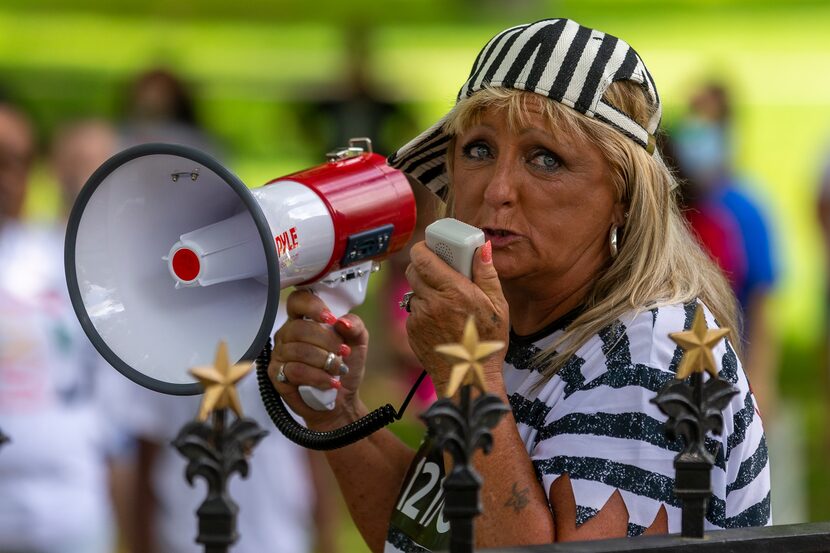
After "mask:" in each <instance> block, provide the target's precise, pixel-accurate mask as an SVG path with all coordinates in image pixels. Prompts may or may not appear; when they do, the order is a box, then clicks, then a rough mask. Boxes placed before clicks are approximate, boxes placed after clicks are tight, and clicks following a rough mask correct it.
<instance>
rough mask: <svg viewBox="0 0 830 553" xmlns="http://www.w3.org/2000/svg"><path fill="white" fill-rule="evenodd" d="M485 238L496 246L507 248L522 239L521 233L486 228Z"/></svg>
mask: <svg viewBox="0 0 830 553" xmlns="http://www.w3.org/2000/svg"><path fill="white" fill-rule="evenodd" d="M482 230H483V231H484V239H485V240H489V241H490V243H491V244H492V245H493V247H494V248H505V247H507V246H509V245H511V244H514V243H516V242H518V241H519V240H521V239H522V235H521V234H516V233H513V232H510V231H509V230H504V229H492V228H484V229H482Z"/></svg>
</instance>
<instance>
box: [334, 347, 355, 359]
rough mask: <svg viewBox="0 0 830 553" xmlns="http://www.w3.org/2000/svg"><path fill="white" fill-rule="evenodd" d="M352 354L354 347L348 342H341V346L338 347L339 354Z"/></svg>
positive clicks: (346, 355)
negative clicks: (347, 343)
mask: <svg viewBox="0 0 830 553" xmlns="http://www.w3.org/2000/svg"><path fill="white" fill-rule="evenodd" d="M351 354H352V348H350V347H349V346H347V345H346V344H340V347H339V348H337V355H339V356H340V357H348V356H349V355H351Z"/></svg>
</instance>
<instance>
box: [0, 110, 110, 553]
mask: <svg viewBox="0 0 830 553" xmlns="http://www.w3.org/2000/svg"><path fill="white" fill-rule="evenodd" d="M81 142H84V139H83V138H81V137H78V138H77V142H75V140H74V139H69V137H68V136H67V140H66V141H64V140H59V141H58V145H57V146H56V150H55V151H56V155H58V156H60V157H62V156H63V155H64V152H63V151H62V150H63V148H64V147H66V146H68V145H72V146H73V147H74V146H79V150H75V154H71V155H70V156H69V158H67V159H65V160H64V161H65V162H66V164H64V163H63V162H62V163H61V167H62V169H61V171H60V172H59V173H58V178H59V180H60V182H61V185H62V186H63V185H65V186H66V188H65V197H66V200H67V202H71V200H72V199H74V194H75V193H76V192H77V183H79V182H83V181H84V180H85V179H86V176H88V175H87V172H88V171H89V169H90V167H94V166H96V165H97V164H98V163H100V162H101V161H103V160H104V159H105V157H106V156H107V155H109V154H110V153H111V151H108V147H109V145H110V143H108V142H106V141H105V142H104V144H103V145H101V149H100V150H98V149H97V148H98V146H99V144H97V143H96V146H95V148H93V149H94V150H95V153H93V154H92V156H91V158H90V159H86V156H85V155H79V157H78V158H77V159H76V161H77V165H76V164H74V163H72V161H71V159H72V156H73V155H78V152H79V151H81V150H83V149H84V148H85V147H86V146H85V145H82V144H81ZM58 150H60V153H59V154H58V153H57V152H58ZM98 154H100V155H98ZM34 155H35V138H34V133H33V129H32V125H31V122H30V121H29V119H28V117H27V116H26V115H25V114H24V113H23V112H22V111H20V110H19V109H17V108H16V107H14V106H13V105H11V104H9V103H0V208H2V218H1V219H0V267H2V270H1V271H0V427H2V428H3V431H4V432H5V433H6V434H8V435H9V437H10V438H11V440H12V441H11V443H10V444H7V446H6V447H4V448H3V451H2V454H0V497H1V498H2V500H0V551H3V552H4V553H18V552H21V553H22V552H26V553H78V552H83V553H109V552H110V551H112V547H113V541H114V540H113V538H114V534H115V532H114V531H113V517H112V502H111V499H110V489H109V482H110V481H111V479H110V475H111V473H110V466H109V462H110V461H111V460H112V459H115V458H118V457H119V456H120V455H121V454H123V449H124V447H125V442H124V441H123V440H122V439H121V437H120V436H119V435H118V434H117V433H116V432H115V430H114V427H113V426H112V425H111V424H110V419H109V417H108V415H107V414H106V410H105V407H104V403H103V401H102V397H103V391H104V389H105V388H106V387H107V385H106V384H105V380H106V378H107V375H109V374H110V373H111V371H112V369H111V368H110V367H109V366H108V365H107V364H106V363H105V362H104V361H103V360H102V359H101V357H100V356H98V354H97V352H96V351H95V350H94V349H93V348H92V345H91V344H90V343H89V341H88V340H87V339H86V337H85V336H84V334H83V332H82V330H81V327H80V325H79V324H78V322H77V319H76V318H75V315H74V313H73V310H72V307H71V305H70V302H69V297H68V294H67V292H66V284H65V277H64V270H63V226H62V225H57V226H37V225H34V224H32V223H28V222H26V221H24V220H23V219H22V208H23V201H24V199H25V196H26V190H27V186H28V181H29V177H30V169H31V166H32V161H33V159H34ZM82 157H83V158H84V159H83V160H82V159H81V158H82ZM64 170H65V171H67V172H72V173H74V174H75V176H73V177H72V178H71V179H69V180H71V183H70V182H67V181H64V180H63V179H62V176H63V175H64V173H63V171H64Z"/></svg>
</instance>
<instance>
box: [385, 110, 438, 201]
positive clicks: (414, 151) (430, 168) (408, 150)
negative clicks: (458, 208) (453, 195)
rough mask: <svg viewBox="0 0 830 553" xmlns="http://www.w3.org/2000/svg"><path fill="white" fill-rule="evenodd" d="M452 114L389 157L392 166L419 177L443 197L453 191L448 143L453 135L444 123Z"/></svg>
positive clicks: (436, 193)
mask: <svg viewBox="0 0 830 553" xmlns="http://www.w3.org/2000/svg"><path fill="white" fill-rule="evenodd" d="M448 117H449V114H447V115H445V116H444V117H442V118H441V119H439V120H438V122H436V123H435V124H434V125H432V126H431V127H429V128H428V129H427V130H425V131H424V132H422V133H421V134H419V135H418V136H416V137H415V138H413V139H412V140H410V141H409V142H407V143H406V144H405V145H404V146H402V147H400V148H399V149H398V151H396V152H395V153H393V154H392V155H391V156H389V158H388V159H387V162H388V163H389V165H390V166H392V167H394V168H395V169H398V170H400V171H402V172H403V173H404V174H406V175H407V176H409V177H411V178H413V179H415V180H416V181H418V182H419V183H421V184H422V185H424V186H425V187H427V189H428V190H430V191H431V192H432V193H433V194H435V195H436V196H438V197H439V198H440V199H441V200H442V201H446V199H447V194H448V193H449V184H450V182H449V175H448V174H447V146H448V145H449V142H450V138H452V136H451V135H450V134H448V133H447V132H445V130H444V126H445V124H446V122H447V118H448Z"/></svg>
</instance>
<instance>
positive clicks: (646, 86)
mask: <svg viewBox="0 0 830 553" xmlns="http://www.w3.org/2000/svg"><path fill="white" fill-rule="evenodd" d="M624 80H628V81H633V82H636V83H638V84H639V85H640V86H641V87H642V88H643V90H644V91H645V92H646V94H647V95H648V97H649V98H650V99H651V101H652V102H653V103H654V104H655V105H656V110H655V113H654V115H653V117H652V118H651V120H650V121H649V122H648V125H647V126H646V127H645V128H644V127H642V126H641V125H640V124H638V123H637V122H635V121H634V120H633V119H631V118H630V117H628V116H627V115H626V114H625V113H623V112H622V111H620V110H619V109H618V108H616V107H614V106H613V105H611V104H609V103H608V102H606V101H604V100H603V99H602V95H603V93H604V92H605V90H606V89H607V88H608V86H609V85H610V84H611V83H613V82H615V81H624ZM488 87H489V88H492V87H504V88H513V89H519V90H527V91H529V92H535V93H536V94H541V95H543V96H547V97H549V98H551V99H553V100H556V101H558V102H561V103H563V104H565V105H566V106H569V107H572V108H573V109H575V110H576V111H578V112H580V113H582V114H584V115H585V116H587V117H592V118H594V119H597V120H599V121H602V122H604V123H606V124H608V125H610V126H612V127H614V128H615V129H617V130H618V131H620V132H622V133H623V134H624V135H626V136H628V137H629V138H631V139H632V140H633V141H634V142H636V143H637V144H639V145H640V146H642V147H643V148H645V149H646V150H647V151H648V152H649V153H653V152H654V148H655V140H654V133H655V132H656V131H657V127H658V125H659V124H660V118H661V115H662V108H661V105H660V97H659V96H658V94H657V88H656V87H655V85H654V80H653V79H652V78H651V74H650V73H649V72H648V69H646V66H645V64H644V63H643V60H642V59H640V56H639V55H637V52H635V51H634V49H633V48H632V47H631V46H629V45H628V44H627V43H626V42H625V41H623V40H621V39H619V38H617V37H615V36H611V35H608V34H605V33H603V32H601V31H597V30H594V29H589V28H588V27H583V26H582V25H580V24H579V23H576V22H575V21H571V20H569V19H544V20H542V21H537V22H536V23H530V24H527V25H519V26H517V27H511V28H510V29H507V30H505V31H502V32H501V33H499V34H497V35H496V36H494V37H493V38H492V39H490V41H489V42H488V43H487V44H486V45H485V46H484V48H483V49H482V50H481V52H479V54H478V57H476V60H475V62H474V63H473V70H472V72H471V73H470V77H469V78H468V79H467V82H466V83H464V86H462V87H461V90H460V91H459V93H458V98H457V101H461V100H462V99H463V98H466V97H469V96H472V95H473V93H475V92H477V91H479V90H481V89H483V88H488ZM446 120H447V116H444V117H443V118H441V120H439V121H438V122H437V123H435V124H434V125H433V126H431V127H430V128H428V129H427V130H426V131H424V132H423V133H421V134H420V135H418V136H417V137H415V138H414V139H413V140H411V141H410V142H409V143H407V144H406V145H404V146H403V147H401V148H400V149H399V150H398V151H397V152H395V153H393V154H392V155H391V156H389V159H388V162H389V165H391V166H392V167H395V168H396V169H400V170H401V171H403V172H404V173H406V174H407V175H409V176H410V177H413V178H414V179H416V180H418V181H419V182H420V183H421V184H423V185H424V186H426V187H427V188H429V189H430V190H431V191H432V192H434V193H435V194H436V195H437V196H439V197H440V198H441V199H445V198H446V195H447V192H448V188H447V185H448V184H449V182H448V177H447V170H446V154H447V144H448V142H449V141H450V138H451V137H450V136H449V135H448V134H447V133H446V132H445V131H444V124H445V122H446Z"/></svg>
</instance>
